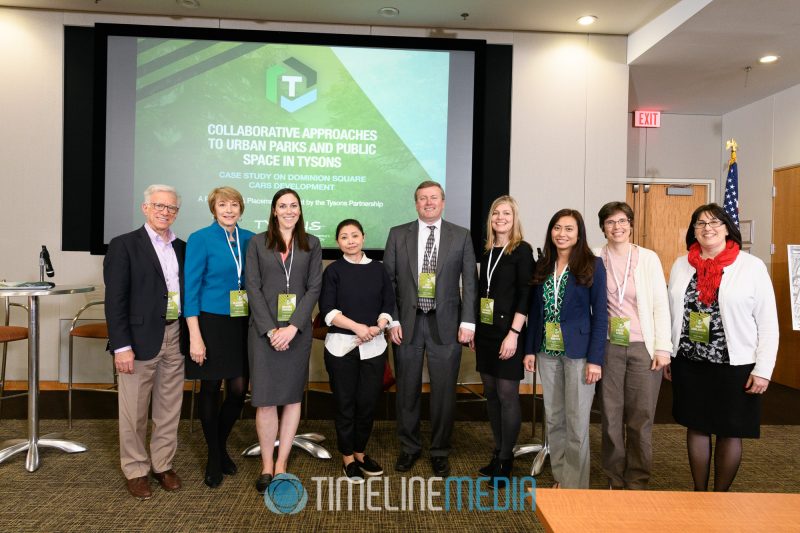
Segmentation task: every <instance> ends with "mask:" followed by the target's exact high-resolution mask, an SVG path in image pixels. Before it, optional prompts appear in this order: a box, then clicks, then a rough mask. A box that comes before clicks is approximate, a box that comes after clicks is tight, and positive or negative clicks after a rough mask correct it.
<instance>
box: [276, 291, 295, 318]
mask: <svg viewBox="0 0 800 533" xmlns="http://www.w3.org/2000/svg"><path fill="white" fill-rule="evenodd" d="M295 307H297V295H296V294H279V295H278V320H279V321H280V322H286V321H287V320H289V319H290V318H292V313H294V309H295Z"/></svg>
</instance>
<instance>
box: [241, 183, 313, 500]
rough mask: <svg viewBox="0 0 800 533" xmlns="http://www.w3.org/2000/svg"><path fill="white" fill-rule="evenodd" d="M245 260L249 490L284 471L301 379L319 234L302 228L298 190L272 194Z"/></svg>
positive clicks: (304, 371) (296, 417)
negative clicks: (255, 472) (255, 469)
mask: <svg viewBox="0 0 800 533" xmlns="http://www.w3.org/2000/svg"><path fill="white" fill-rule="evenodd" d="M245 264H246V286H247V296H248V299H249V302H250V328H249V333H248V352H249V357H250V380H251V383H252V404H253V406H254V407H256V432H257V433H258V442H259V444H260V446H261V460H262V463H263V465H262V468H261V475H260V476H259V477H258V480H257V481H256V489H258V491H259V493H263V492H264V491H265V490H266V489H267V487H268V486H269V484H270V482H271V481H272V477H273V476H275V475H278V474H282V473H286V464H287V462H288V460H289V452H290V451H291V449H292V441H293V440H294V436H295V433H296V432H297V425H298V424H299V422H300V406H301V402H302V400H303V389H304V387H305V384H306V380H307V379H308V359H309V357H310V355H311V341H312V335H311V334H312V328H311V313H312V311H313V309H314V306H315V305H316V303H317V298H318V297H319V293H320V288H321V286H322V249H321V247H320V243H319V239H317V238H316V237H314V236H313V235H308V234H307V233H306V232H305V224H304V222H303V209H302V204H301V203H300V197H299V196H298V194H297V193H296V192H295V191H293V190H292V189H281V190H280V191H278V192H276V193H275V196H273V198H272V208H271V211H270V219H269V225H268V226H267V231H266V232H265V233H261V234H258V235H256V236H255V237H253V238H252V239H251V240H250V245H249V247H248V249H247V261H246V262H245ZM278 406H283V410H282V412H281V417H280V420H278ZM276 437H277V438H279V439H280V444H279V446H278V458H277V460H273V453H274V447H275V439H276Z"/></svg>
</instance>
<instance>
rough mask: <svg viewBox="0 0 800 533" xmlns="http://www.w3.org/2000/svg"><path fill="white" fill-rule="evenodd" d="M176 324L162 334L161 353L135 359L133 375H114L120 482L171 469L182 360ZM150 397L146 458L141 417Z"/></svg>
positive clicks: (178, 409) (144, 422)
mask: <svg viewBox="0 0 800 533" xmlns="http://www.w3.org/2000/svg"><path fill="white" fill-rule="evenodd" d="M179 336H180V325H179V324H178V322H177V321H176V322H174V323H172V324H170V325H168V326H167V327H166V328H165V331H164V340H163V342H162V344H161V351H159V352H158V355H156V356H155V357H154V358H153V359H150V360H149V361H139V360H136V361H134V363H133V366H134V373H133V374H120V375H119V456H120V464H121V466H122V473H123V474H124V475H125V478H126V479H133V478H136V477H142V476H146V475H147V474H148V472H150V470H151V469H152V470H153V471H154V472H164V471H166V470H169V469H170V468H172V458H173V457H174V456H175V450H176V449H177V447H178V423H179V422H180V417H181V403H182V401H183V381H184V368H183V367H184V356H183V354H181V351H180V344H179ZM151 396H152V403H153V430H152V434H151V436H150V457H149V458H148V456H147V448H146V446H145V441H146V439H147V414H148V407H149V405H150V398H151Z"/></svg>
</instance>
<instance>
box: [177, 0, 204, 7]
mask: <svg viewBox="0 0 800 533" xmlns="http://www.w3.org/2000/svg"><path fill="white" fill-rule="evenodd" d="M175 3H176V4H178V5H179V6H181V7H185V8H186V9H197V8H198V7H200V2H198V0H175Z"/></svg>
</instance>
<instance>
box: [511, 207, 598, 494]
mask: <svg viewBox="0 0 800 533" xmlns="http://www.w3.org/2000/svg"><path fill="white" fill-rule="evenodd" d="M543 248H544V257H543V258H542V259H541V260H540V261H538V262H537V263H536V269H535V270H534V274H533V285H534V287H533V298H532V302H531V309H530V312H529V313H528V332H527V334H526V336H525V354H526V355H525V359H524V365H525V369H526V370H528V371H529V372H533V370H534V366H536V367H538V372H539V379H540V381H541V383H542V391H543V393H544V408H545V415H546V418H547V432H548V441H549V443H550V464H551V465H552V469H553V478H554V479H555V485H554V487H555V488H558V487H564V488H581V489H586V488H589V414H590V411H591V408H592V399H593V398H594V387H595V383H597V381H598V380H599V379H600V377H601V375H602V367H603V361H604V358H605V344H606V332H607V329H608V313H607V311H606V300H607V295H606V270H605V267H604V266H603V261H602V260H601V259H600V258H598V257H595V256H594V254H592V251H591V249H590V248H589V245H588V243H587V242H586V226H585V225H584V223H583V217H582V216H581V214H580V213H579V212H578V211H575V210H573V209H562V210H561V211H558V212H557V213H556V214H555V215H553V218H551V219H550V223H549V224H548V226H547V235H546V237H545V243H544V247H543ZM537 354H538V356H539V357H538V358H537ZM537 363H538V364H537Z"/></svg>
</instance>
